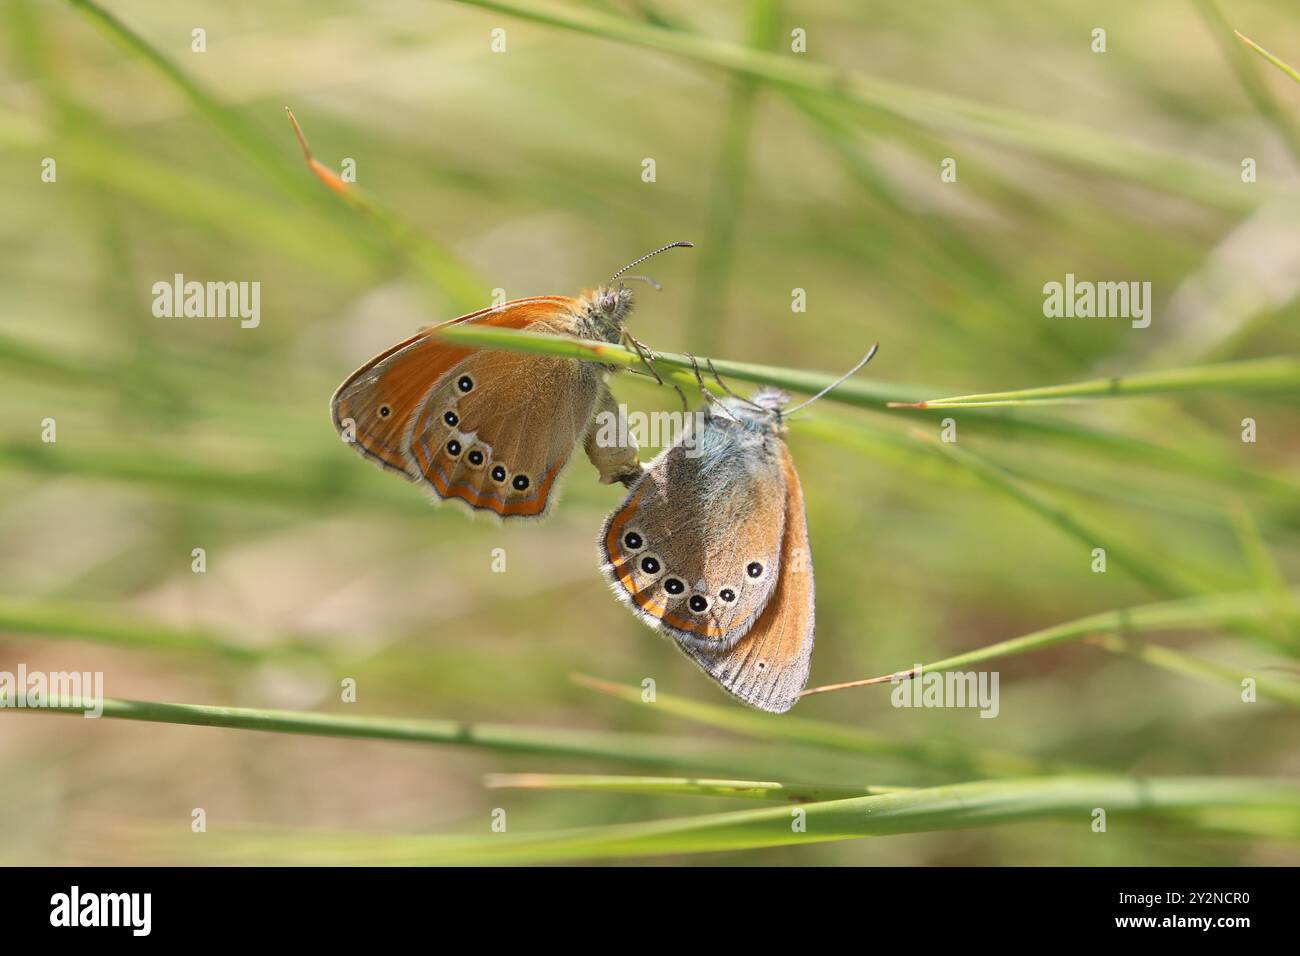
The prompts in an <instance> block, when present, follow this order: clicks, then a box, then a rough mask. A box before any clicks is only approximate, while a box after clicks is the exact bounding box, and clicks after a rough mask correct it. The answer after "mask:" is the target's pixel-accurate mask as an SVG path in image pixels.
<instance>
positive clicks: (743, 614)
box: [600, 417, 785, 650]
mask: <svg viewBox="0 0 1300 956" xmlns="http://www.w3.org/2000/svg"><path fill="white" fill-rule="evenodd" d="M757 438H758V436H753V435H747V434H745V433H744V432H743V430H741V429H740V427H739V426H737V425H734V424H733V423H729V422H726V421H720V420H718V419H716V418H712V417H710V418H709V419H707V421H706V424H705V426H704V432H703V435H702V436H700V438H699V440H698V441H692V440H690V439H691V436H684V440H681V441H678V442H677V443H676V444H674V445H673V446H671V447H670V448H668V449H667V450H666V451H665V452H663V454H661V455H660V456H659V457H658V458H656V459H655V460H654V461H653V462H651V463H650V465H649V466H648V467H647V469H646V470H645V473H644V474H643V475H642V476H641V477H640V478H639V479H637V481H636V482H635V483H634V484H633V485H632V488H631V490H630V491H629V493H628V496H627V499H626V500H625V501H624V502H623V504H622V505H621V506H620V507H619V509H618V510H617V511H615V512H614V513H613V514H612V515H611V516H610V517H609V519H608V520H607V521H606V522H605V527H604V531H603V533H602V535H601V540H600V550H601V557H602V559H603V562H602V563H603V568H604V570H605V572H606V573H607V574H608V575H609V577H610V584H611V586H612V588H613V590H614V593H615V594H616V595H617V596H618V597H619V598H620V599H621V600H623V601H625V602H626V603H627V604H628V605H629V606H631V607H632V609H633V611H635V612H636V613H637V615H638V616H639V617H640V618H641V619H642V620H644V621H645V622H646V623H647V624H649V625H650V626H651V627H653V628H655V629H657V630H664V631H666V632H667V633H668V634H670V635H671V636H672V637H673V638H674V639H675V640H677V641H678V642H679V643H682V644H684V645H687V644H689V645H697V646H699V647H700V648H702V649H710V650H717V649H721V648H725V647H728V646H731V645H732V644H734V643H735V642H736V641H738V640H739V639H740V638H741V636H743V635H744V634H745V632H746V631H747V630H748V629H749V628H750V627H751V626H752V625H753V623H754V621H755V620H757V618H758V615H759V614H760V612H761V611H762V610H763V607H764V606H765V605H766V604H767V601H768V598H769V597H770V596H771V593H772V590H773V588H774V587H775V582H776V577H777V574H778V572H779V570H780V568H779V564H780V548H781V535H782V531H783V526H784V520H785V517H784V515H785V511H784V501H785V476H784V474H783V472H782V470H781V468H780V460H779V458H778V457H776V454H775V450H776V449H775V445H779V444H780V442H779V440H774V441H775V444H774V445H773V446H772V447H770V448H768V447H765V446H764V445H763V443H762V442H761V441H760V442H759V443H758V444H755V439H757ZM678 585H680V587H679V586H678Z"/></svg>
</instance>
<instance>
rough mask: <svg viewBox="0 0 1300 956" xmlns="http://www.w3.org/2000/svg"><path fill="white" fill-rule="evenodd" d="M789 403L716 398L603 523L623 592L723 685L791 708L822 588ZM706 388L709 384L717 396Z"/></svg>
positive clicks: (611, 569) (804, 670) (777, 397)
mask: <svg viewBox="0 0 1300 956" xmlns="http://www.w3.org/2000/svg"><path fill="white" fill-rule="evenodd" d="M875 351H876V350H875V348H874V347H873V348H872V350H871V351H870V352H869V353H868V354H867V356H866V358H864V359H863V360H862V361H861V362H860V363H859V364H858V365H857V366H855V367H854V368H853V369H852V370H851V371H850V372H849V373H847V374H846V375H845V376H843V377H842V378H841V379H839V380H838V381H836V382H834V383H832V384H831V385H830V386H828V387H827V388H826V389H824V390H823V391H822V392H820V393H819V394H818V395H816V396H814V397H813V398H811V399H809V400H808V401H806V402H804V403H803V404H802V405H799V406H797V407H796V408H793V409H790V410H789V411H786V410H785V406H786V404H787V403H788V401H789V397H788V396H787V395H786V394H785V393H784V392H781V391H779V390H776V389H771V388H763V389H760V390H759V391H758V392H757V393H756V394H755V395H754V397H753V399H752V400H750V399H743V398H741V397H740V396H737V395H734V393H733V394H732V396H731V397H729V398H726V399H722V400H712V399H711V400H710V402H709V404H708V407H707V408H706V409H705V411H704V414H703V416H702V420H701V423H700V424H699V425H697V426H696V427H695V428H694V429H693V430H691V431H687V432H685V433H683V434H682V435H680V436H679V437H678V440H677V441H676V443H674V444H673V445H671V446H670V447H669V448H667V449H666V450H665V451H664V452H663V453H662V454H660V455H659V456H658V457H657V458H655V460H654V461H653V462H651V463H650V464H649V465H648V466H647V467H646V469H645V472H644V474H643V475H642V476H641V477H640V478H638V479H637V480H636V481H635V482H634V483H633V484H632V485H631V486H630V488H629V489H628V494H627V498H626V500H624V502H623V504H622V505H620V506H619V507H618V508H617V509H616V510H615V511H614V513H613V514H611V515H610V516H609V518H608V519H607V520H606V522H605V526H604V528H603V530H602V532H601V536H600V542H599V550H600V558H601V568H602V571H604V573H605V574H607V575H608V577H609V583H610V586H611V588H612V589H613V591H614V594H615V595H616V596H617V597H618V598H619V599H620V600H621V601H623V602H624V603H626V604H627V605H628V606H629V607H630V608H631V609H632V611H633V612H634V613H635V614H636V615H637V617H639V618H640V619H641V620H642V621H644V622H645V623H646V624H648V625H649V626H650V627H652V628H654V629H655V630H659V631H662V632H664V633H665V634H667V635H668V636H669V637H671V638H672V639H673V641H674V642H675V643H676V644H677V646H678V647H679V648H680V649H681V650H682V651H683V652H684V653H685V654H686V656H687V657H689V658H690V659H691V660H693V661H694V662H695V663H696V664H698V665H699V666H700V667H701V668H702V669H703V670H704V672H705V673H706V674H708V675H709V676H710V677H712V678H713V679H714V680H715V681H717V683H718V684H719V685H721V686H722V688H723V689H724V690H726V691H727V692H728V693H730V694H733V695H734V696H736V697H737V698H739V699H740V700H742V701H744V702H745V703H746V704H749V705H750V706H752V707H756V708H758V709H760V710H766V711H771V712H774V713H784V712H785V711H787V710H789V709H790V708H791V707H793V706H794V705H795V703H796V702H797V701H798V699H799V694H800V691H802V690H803V688H804V685H805V684H806V683H807V681H808V674H809V670H810V668H811V663H812V650H813V632H814V619H815V613H814V591H815V589H814V582H813V567H812V555H811V553H810V551H809V546H808V520H807V516H806V514H805V508H804V497H803V488H802V486H801V484H800V482H799V474H798V472H797V471H796V470H795V466H794V460H793V458H792V457H791V455H790V449H789V448H788V447H787V446H786V444H785V441H784V440H783V439H782V437H781V436H782V434H783V433H784V431H785V427H786V426H785V422H786V421H787V420H788V418H789V417H790V415H792V414H793V413H794V412H797V411H798V410H799V409H801V408H804V407H806V406H807V405H809V404H811V403H812V402H813V401H816V399H818V398H820V397H821V396H822V395H824V394H826V392H828V391H830V389H831V388H834V387H835V386H836V385H838V384H840V382H843V381H844V380H845V379H847V378H848V377H849V375H852V374H853V373H854V372H856V371H857V370H858V369H860V368H861V367H862V366H863V365H865V364H866V363H867V362H868V361H870V359H871V357H872V356H873V355H874V354H875ZM707 394H708V393H707V392H706V395H707Z"/></svg>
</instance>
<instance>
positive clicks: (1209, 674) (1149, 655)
mask: <svg viewBox="0 0 1300 956" xmlns="http://www.w3.org/2000/svg"><path fill="white" fill-rule="evenodd" d="M1089 643H1090V644H1095V645H1096V646H1098V647H1100V648H1103V649H1105V650H1107V651H1110V652H1111V653H1113V654H1122V655H1124V656H1126V657H1132V658H1135V659H1137V660H1140V661H1143V662H1144V663H1147V664H1150V665H1152V666H1153V667H1159V668H1161V669H1162V670H1167V671H1172V672H1173V673H1175V674H1182V675H1183V676H1185V677H1193V678H1195V679H1197V680H1201V681H1206V682H1208V683H1212V684H1228V685H1230V686H1232V687H1234V688H1236V689H1237V690H1241V689H1242V688H1243V686H1244V683H1245V681H1247V680H1249V681H1252V682H1253V683H1254V685H1255V690H1256V692H1257V694H1258V697H1259V699H1261V700H1275V701H1280V702H1281V703H1284V704H1290V705H1291V706H1292V707H1300V683H1294V682H1293V683H1285V682H1283V681H1280V680H1272V679H1269V678H1264V677H1260V675H1259V674H1258V673H1247V672H1246V671H1243V670H1239V669H1237V668H1235V667H1228V666H1227V665H1224V664H1216V663H1214V662H1213V661H1207V660H1204V659H1202V658H1199V657H1195V656H1193V655H1191V654H1184V653H1183V652H1182V651H1177V650H1174V649H1173V648H1169V647H1161V646H1159V645H1154V644H1136V643H1134V642H1133V641H1128V640H1125V639H1124V638H1122V637H1120V636H1119V635H1116V634H1099V635H1096V636H1094V637H1092V638H1089ZM1295 676H1296V675H1295V674H1293V675H1292V677H1293V678H1294V677H1295Z"/></svg>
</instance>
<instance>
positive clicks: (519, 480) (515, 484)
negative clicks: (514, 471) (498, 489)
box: [510, 475, 529, 491]
mask: <svg viewBox="0 0 1300 956" xmlns="http://www.w3.org/2000/svg"><path fill="white" fill-rule="evenodd" d="M528 484H529V481H528V476H527V475H515V478H514V480H513V481H512V482H510V487H512V488H514V489H515V491H523V490H524V489H526V488H527V487H528Z"/></svg>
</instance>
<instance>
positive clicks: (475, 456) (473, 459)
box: [465, 448, 483, 468]
mask: <svg viewBox="0 0 1300 956" xmlns="http://www.w3.org/2000/svg"><path fill="white" fill-rule="evenodd" d="M465 457H466V458H467V459H468V460H469V463H470V464H471V465H473V466H474V467H475V468H477V467H478V466H479V465H481V464H483V453H482V452H481V451H479V450H478V449H477V448H475V449H474V450H473V451H472V452H470V453H469V454H468V455H466V456H465Z"/></svg>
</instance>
